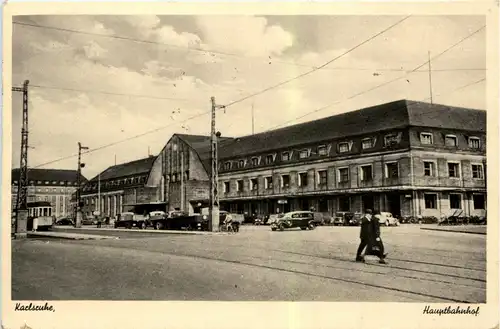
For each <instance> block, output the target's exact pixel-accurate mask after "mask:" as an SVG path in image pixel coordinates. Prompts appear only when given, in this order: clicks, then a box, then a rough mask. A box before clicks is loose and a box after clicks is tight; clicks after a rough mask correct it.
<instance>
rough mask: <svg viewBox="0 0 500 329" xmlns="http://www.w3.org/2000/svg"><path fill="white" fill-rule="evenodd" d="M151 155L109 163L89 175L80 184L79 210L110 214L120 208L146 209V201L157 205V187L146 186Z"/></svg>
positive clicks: (85, 212) (120, 211) (114, 214)
mask: <svg viewBox="0 0 500 329" xmlns="http://www.w3.org/2000/svg"><path fill="white" fill-rule="evenodd" d="M155 158H156V157H154V156H149V157H147V158H144V159H139V160H135V161H131V162H127V163H122V164H119V165H115V166H111V167H109V168H107V169H106V170H104V171H103V172H101V173H100V174H99V175H97V176H96V177H94V178H92V179H91V180H90V181H89V182H88V183H87V184H86V185H85V186H83V188H82V193H81V200H82V202H83V207H82V211H83V214H84V215H85V216H91V215H93V214H94V212H96V211H97V212H99V213H100V214H102V215H103V216H108V217H112V218H113V217H116V215H117V214H120V213H122V212H124V211H130V210H133V211H136V212H143V210H142V209H141V208H145V210H148V209H149V208H147V206H148V205H156V206H158V205H161V203H160V202H159V201H160V200H159V199H158V195H157V194H158V188H157V187H153V188H151V187H148V186H146V182H147V179H148V176H149V172H150V171H151V166H152V164H153V161H154V160H155ZM146 208H147V209H146ZM163 208H164V207H163Z"/></svg>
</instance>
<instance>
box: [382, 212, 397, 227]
mask: <svg viewBox="0 0 500 329" xmlns="http://www.w3.org/2000/svg"><path fill="white" fill-rule="evenodd" d="M376 217H377V218H378V222H379V223H380V225H385V226H399V220H398V219H397V218H395V217H393V216H392V214H391V213H390V212H381V213H380V215H376Z"/></svg>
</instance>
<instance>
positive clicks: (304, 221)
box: [271, 211, 316, 231]
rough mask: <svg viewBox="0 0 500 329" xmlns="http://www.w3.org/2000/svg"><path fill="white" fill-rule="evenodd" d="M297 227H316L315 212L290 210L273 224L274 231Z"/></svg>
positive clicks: (304, 228) (302, 228) (305, 228)
mask: <svg viewBox="0 0 500 329" xmlns="http://www.w3.org/2000/svg"><path fill="white" fill-rule="evenodd" d="M297 227H299V228H300V229H301V230H307V229H309V230H314V229H315V228H316V225H315V223H314V213H313V212H312V211H292V212H288V213H286V214H284V215H283V217H280V218H278V219H277V220H276V221H275V222H273V223H272V224H271V230H272V231H276V230H280V231H283V230H285V229H290V228H297Z"/></svg>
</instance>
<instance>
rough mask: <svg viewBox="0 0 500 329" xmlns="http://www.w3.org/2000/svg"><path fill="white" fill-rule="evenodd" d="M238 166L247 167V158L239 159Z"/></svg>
mask: <svg viewBox="0 0 500 329" xmlns="http://www.w3.org/2000/svg"><path fill="white" fill-rule="evenodd" d="M238 167H240V168H243V167H245V160H240V161H238Z"/></svg>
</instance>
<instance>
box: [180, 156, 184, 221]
mask: <svg viewBox="0 0 500 329" xmlns="http://www.w3.org/2000/svg"><path fill="white" fill-rule="evenodd" d="M180 152H181V211H182V212H184V150H183V149H180Z"/></svg>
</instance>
